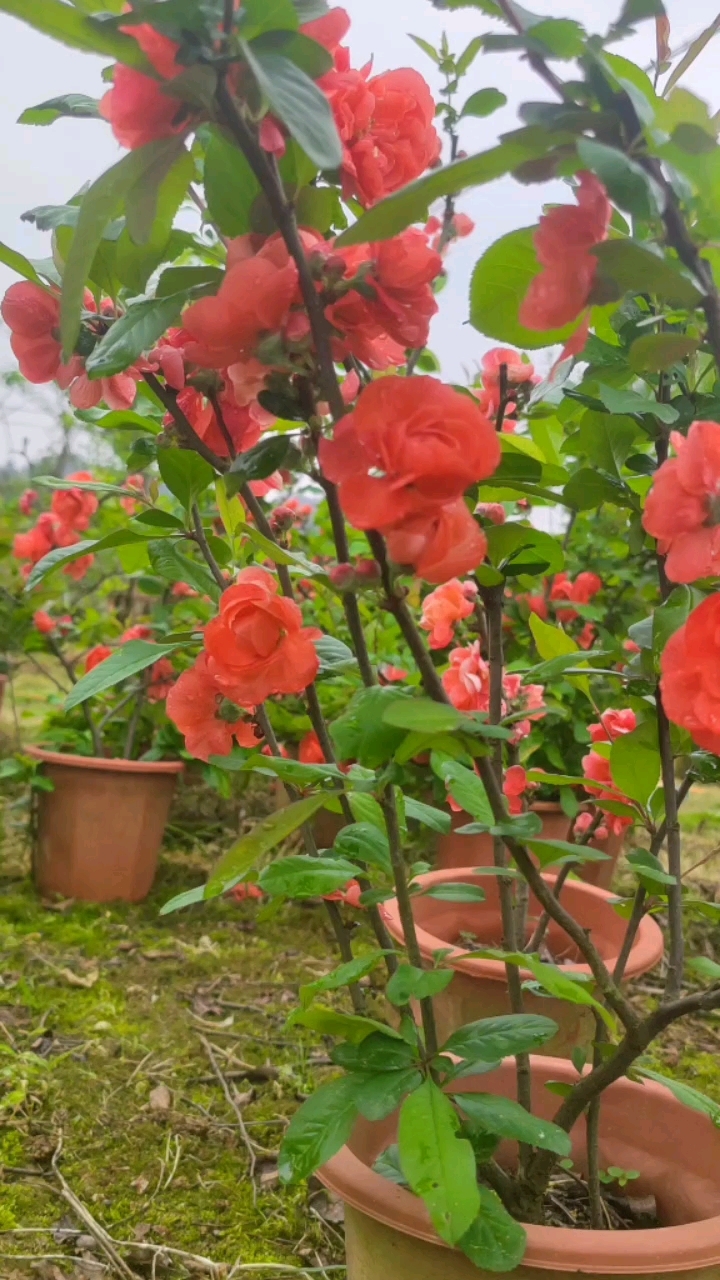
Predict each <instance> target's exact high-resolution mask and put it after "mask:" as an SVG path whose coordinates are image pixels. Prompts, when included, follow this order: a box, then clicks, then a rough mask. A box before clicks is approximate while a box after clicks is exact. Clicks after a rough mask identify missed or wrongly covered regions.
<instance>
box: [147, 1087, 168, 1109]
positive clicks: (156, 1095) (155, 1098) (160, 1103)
mask: <svg viewBox="0 0 720 1280" xmlns="http://www.w3.org/2000/svg"><path fill="white" fill-rule="evenodd" d="M148 1105H149V1107H150V1110H151V1111H169V1110H170V1109H171V1107H172V1094H171V1092H170V1090H169V1089H168V1087H167V1085H166V1084H157V1085H156V1086H155V1088H154V1089H153V1090H152V1093H151V1094H150V1097H149V1098H148Z"/></svg>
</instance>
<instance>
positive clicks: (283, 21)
mask: <svg viewBox="0 0 720 1280" xmlns="http://www.w3.org/2000/svg"><path fill="white" fill-rule="evenodd" d="M297 28H298V15H297V10H296V9H295V6H294V5H293V3H292V0H244V4H243V7H242V28H241V32H242V35H243V37H244V38H245V39H246V40H252V39H254V38H255V36H259V35H261V34H262V32H263V31H297Z"/></svg>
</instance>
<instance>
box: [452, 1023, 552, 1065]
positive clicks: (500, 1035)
mask: <svg viewBox="0 0 720 1280" xmlns="http://www.w3.org/2000/svg"><path fill="white" fill-rule="evenodd" d="M557 1030H558V1025H557V1023H556V1022H553V1020H552V1018H544V1017H542V1016H540V1015H539V1014H532V1013H507V1014H501V1015H500V1016H498V1017H495V1018H481V1019H480V1020H479V1021H478V1022H469V1023H468V1024H467V1025H466V1026H464V1027H461V1028H460V1030H459V1031H454V1032H453V1033H452V1035H451V1036H450V1038H449V1039H448V1040H446V1041H445V1044H444V1045H443V1046H442V1049H441V1050H440V1052H441V1053H451V1054H453V1055H454V1056H455V1057H457V1058H463V1059H464V1060H465V1061H466V1062H485V1063H493V1062H502V1060H503V1058H510V1057H514V1056H515V1054H518V1053H534V1052H535V1050H536V1049H539V1048H540V1046H541V1045H544V1044H547V1042H548V1041H549V1040H552V1038H553V1036H554V1035H556V1033H557Z"/></svg>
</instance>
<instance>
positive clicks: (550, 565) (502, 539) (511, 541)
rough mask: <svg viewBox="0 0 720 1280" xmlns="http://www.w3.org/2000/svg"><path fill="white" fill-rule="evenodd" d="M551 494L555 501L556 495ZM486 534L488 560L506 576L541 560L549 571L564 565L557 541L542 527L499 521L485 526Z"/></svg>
mask: <svg viewBox="0 0 720 1280" xmlns="http://www.w3.org/2000/svg"><path fill="white" fill-rule="evenodd" d="M553 498H554V500H555V501H558V499H557V498H556V497H555V495H553ZM486 535H487V540H488V556H489V558H490V560H491V561H492V563H493V564H495V565H499V566H501V567H502V569H503V572H504V573H505V574H506V575H508V576H509V575H510V574H511V573H515V574H517V573H521V572H525V571H526V570H525V569H524V566H525V565H532V564H541V565H542V566H545V567H546V568H547V570H549V572H550V573H558V572H560V570H562V569H563V567H564V565H565V557H564V555H563V549H562V545H561V543H560V541H559V540H558V539H557V538H554V537H552V535H551V534H549V533H545V532H544V531H543V530H542V529H533V528H532V527H531V526H530V525H524V524H501V525H493V526H492V527H491V528H489V529H487V530H486ZM527 572H532V570H531V569H528V570H527Z"/></svg>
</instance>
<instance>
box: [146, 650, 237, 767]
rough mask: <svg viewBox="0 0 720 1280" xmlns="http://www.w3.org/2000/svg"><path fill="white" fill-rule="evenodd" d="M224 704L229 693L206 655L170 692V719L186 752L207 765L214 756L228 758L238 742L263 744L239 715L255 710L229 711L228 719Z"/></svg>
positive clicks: (168, 706) (168, 696) (203, 654)
mask: <svg viewBox="0 0 720 1280" xmlns="http://www.w3.org/2000/svg"><path fill="white" fill-rule="evenodd" d="M156 665H157V664H156ZM225 701H226V694H225V692H224V691H223V690H222V689H221V688H220V685H219V684H218V682H217V680H216V679H215V677H214V676H213V674H212V672H211V671H210V669H209V663H208V658H207V655H206V654H205V653H201V654H200V655H199V657H198V658H196V660H195V664H194V665H193V666H192V667H190V668H189V670H187V671H183V673H182V675H181V676H179V677H178V679H177V681H176V682H175V684H174V685H173V686H172V688H171V689H170V690H169V691H168V693H167V701H166V704H165V706H166V709H167V713H168V716H169V717H170V719H171V720H172V722H173V724H174V725H175V726H176V727H177V728H178V729H179V730H180V732H181V733H182V734H184V736H185V746H186V748H187V750H188V751H189V752H190V754H191V755H193V756H195V757H196V758H197V759H198V760H204V761H205V762H206V763H207V762H208V761H209V759H210V757H211V756H229V755H230V752H231V751H232V749H233V745H234V743H235V742H237V743H238V744H239V746H241V747H255V746H257V745H258V743H259V741H260V739H259V738H258V737H257V734H256V730H255V726H254V725H253V724H251V723H250V722H249V721H248V720H246V719H243V718H242V716H241V715H239V714H238V713H239V712H240V711H241V710H242V711H245V712H246V713H251V712H252V707H251V706H243V707H238V706H236V707H234V708H230V709H228V712H227V715H228V717H229V718H226V716H225V713H224V710H223V703H224V702H225Z"/></svg>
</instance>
